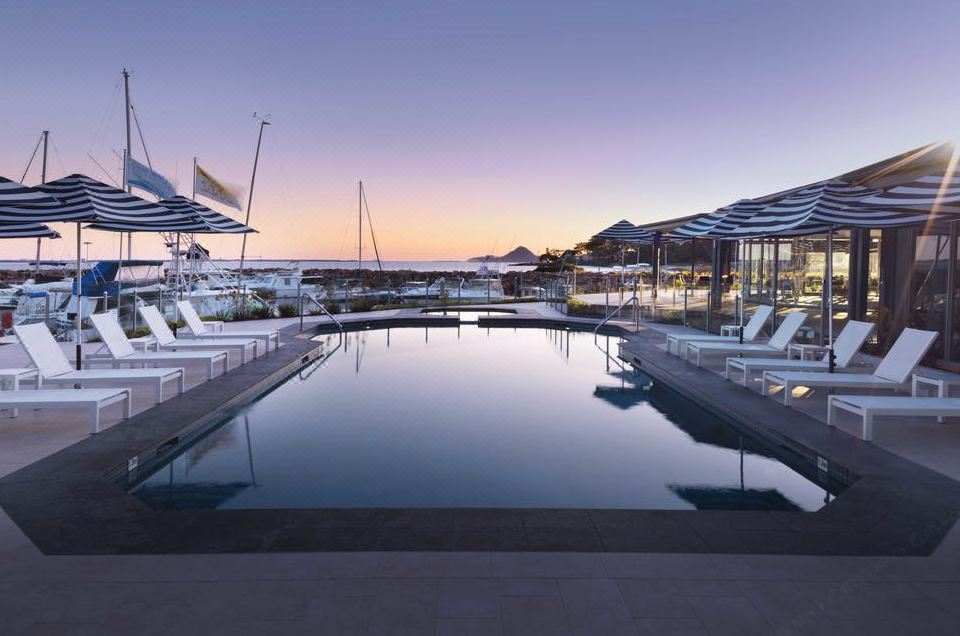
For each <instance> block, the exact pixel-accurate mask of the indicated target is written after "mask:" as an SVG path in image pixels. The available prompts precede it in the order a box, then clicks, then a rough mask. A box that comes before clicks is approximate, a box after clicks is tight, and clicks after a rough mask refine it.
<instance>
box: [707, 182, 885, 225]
mask: <svg viewBox="0 0 960 636" xmlns="http://www.w3.org/2000/svg"><path fill="white" fill-rule="evenodd" d="M875 194H879V191H878V190H875V189H873V188H867V187H864V186H859V185H852V184H849V183H846V182H843V181H837V180H828V181H821V182H819V183H815V184H813V185H810V186H807V187H805V188H803V189H801V190H798V191H796V192H794V193H793V194H791V195H788V196H786V197H783V198H782V199H780V200H778V201H774V202H773V203H770V204H768V205H764V206H762V207H761V208H760V209H758V210H755V211H754V212H753V213H751V214H749V215H748V216H747V217H746V218H743V219H740V220H739V222H737V223H736V224H733V225H732V226H730V227H725V228H722V229H721V230H720V231H721V232H722V235H723V238H727V239H747V238H757V237H764V236H769V237H775V236H777V237H789V236H803V235H806V234H818V233H821V232H826V231H827V230H828V229H829V228H830V227H837V226H841V227H851V226H856V227H885V226H887V225H890V224H893V220H894V219H893V217H896V216H897V215H896V213H895V212H894V213H886V212H884V213H882V214H881V213H877V214H863V213H860V212H854V208H853V207H851V206H855V205H857V204H858V203H859V202H860V201H862V200H863V199H864V198H865V197H868V196H871V195H875Z"/></svg>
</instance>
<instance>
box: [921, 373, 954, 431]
mask: <svg viewBox="0 0 960 636" xmlns="http://www.w3.org/2000/svg"><path fill="white" fill-rule="evenodd" d="M924 386H926V387H933V390H934V391H935V392H936V394H937V397H941V398H942V397H950V389H951V388H952V387H955V386H960V374H956V373H936V372H930V371H921V372H920V373H914V374H913V383H912V386H911V390H910V393H911V395H913V397H920V392H921V391H922V390H923V387H924ZM937 421H938V422H943V418H942V417H938V418H937Z"/></svg>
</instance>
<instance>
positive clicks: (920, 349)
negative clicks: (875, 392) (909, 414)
mask: <svg viewBox="0 0 960 636" xmlns="http://www.w3.org/2000/svg"><path fill="white" fill-rule="evenodd" d="M938 335H939V334H938V333H937V332H936V331H921V330H919V329H904V330H903V333H901V334H900V337H899V338H897V341H896V342H894V343H893V346H892V347H890V351H888V352H887V355H885V356H884V357H883V360H881V361H880V364H878V365H877V368H876V369H875V370H874V372H873V373H872V374H868V373H817V372H813V371H764V373H763V394H764V395H768V389H769V387H770V385H777V386H782V387H783V404H784V405H785V406H790V403H791V401H792V400H793V389H794V388H795V387H798V386H805V387H808V388H812V387H818V386H822V387H828V388H831V389H833V388H843V389H885V390H908V389H909V383H908V382H907V380H908V379H909V378H910V374H911V373H913V370H914V368H915V367H916V366H917V365H918V364H919V363H920V360H921V359H922V358H923V356H924V355H925V354H926V353H927V351H928V350H929V349H930V347H931V346H933V342H934V340H936V339H937V336H938Z"/></svg>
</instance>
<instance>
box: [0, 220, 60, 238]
mask: <svg viewBox="0 0 960 636" xmlns="http://www.w3.org/2000/svg"><path fill="white" fill-rule="evenodd" d="M0 238H9V239H13V238H60V233H59V232H56V231H54V230H51V229H50V228H48V227H47V226H46V225H43V224H42V223H0Z"/></svg>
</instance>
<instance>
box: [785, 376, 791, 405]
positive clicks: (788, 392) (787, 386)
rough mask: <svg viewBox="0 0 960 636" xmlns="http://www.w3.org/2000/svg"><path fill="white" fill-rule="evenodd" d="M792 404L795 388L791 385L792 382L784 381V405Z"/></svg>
mask: <svg viewBox="0 0 960 636" xmlns="http://www.w3.org/2000/svg"><path fill="white" fill-rule="evenodd" d="M792 402H793V387H792V386H791V385H790V380H784V385H783V405H784V406H790V405H791V403H792Z"/></svg>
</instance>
